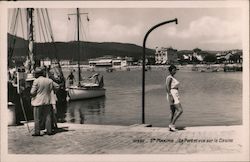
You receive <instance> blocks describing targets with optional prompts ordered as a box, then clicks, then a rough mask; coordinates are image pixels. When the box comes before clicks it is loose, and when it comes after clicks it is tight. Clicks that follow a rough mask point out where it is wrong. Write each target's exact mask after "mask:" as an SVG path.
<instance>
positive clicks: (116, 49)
mask: <svg viewBox="0 0 250 162" xmlns="http://www.w3.org/2000/svg"><path fill="white" fill-rule="evenodd" d="M14 38H15V36H13V35H11V34H8V47H13V45H12V44H13V40H14ZM80 47H81V48H80V53H81V56H80V57H81V60H87V59H90V58H96V57H101V56H104V55H111V56H122V57H123V56H130V57H134V58H135V59H140V58H141V57H142V47H141V46H137V45H134V44H129V43H115V42H102V43H96V42H82V41H81V42H80ZM77 49H78V48H77V42H76V41H73V42H55V43H35V44H34V50H35V54H36V56H37V57H38V58H45V57H49V58H56V55H55V54H56V53H57V55H58V57H59V59H70V60H71V59H72V60H77V58H78V56H77ZM27 53H28V41H27V40H24V39H22V38H20V37H16V43H15V49H14V53H13V56H27ZM154 53H155V51H154V50H152V49H146V55H147V56H150V55H151V56H152V55H154Z"/></svg>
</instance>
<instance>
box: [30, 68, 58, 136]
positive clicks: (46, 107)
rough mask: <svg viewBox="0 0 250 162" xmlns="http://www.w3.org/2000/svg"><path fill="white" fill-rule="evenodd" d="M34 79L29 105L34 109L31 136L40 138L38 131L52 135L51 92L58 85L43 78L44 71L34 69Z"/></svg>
mask: <svg viewBox="0 0 250 162" xmlns="http://www.w3.org/2000/svg"><path fill="white" fill-rule="evenodd" d="M35 74H36V79H35V80H34V82H33V85H32V88H31V90H30V93H31V96H32V98H31V105H32V106H33V108H34V121H35V133H34V134H32V136H41V134H40V130H41V129H45V128H46V131H47V134H48V135H52V134H53V132H52V116H51V115H52V106H51V91H52V90H53V89H54V90H56V89H58V88H59V85H58V84H57V83H55V82H53V81H52V80H51V79H49V78H45V76H46V74H45V69H42V68H39V67H38V68H36V70H35Z"/></svg>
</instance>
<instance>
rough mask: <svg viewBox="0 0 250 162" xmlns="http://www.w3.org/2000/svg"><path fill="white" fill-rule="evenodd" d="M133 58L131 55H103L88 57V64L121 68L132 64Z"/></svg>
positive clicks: (92, 66) (93, 66)
mask: <svg viewBox="0 0 250 162" xmlns="http://www.w3.org/2000/svg"><path fill="white" fill-rule="evenodd" d="M132 63H133V58H132V57H124V58H122V57H116V58H115V57H112V56H104V57H98V58H95V59H89V66H90V67H91V68H95V67H96V68H98V67H100V68H121V67H126V66H129V65H132Z"/></svg>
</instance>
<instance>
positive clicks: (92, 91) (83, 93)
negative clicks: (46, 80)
mask: <svg viewBox="0 0 250 162" xmlns="http://www.w3.org/2000/svg"><path fill="white" fill-rule="evenodd" d="M76 15H77V38H78V39H77V41H78V55H80V53H79V51H80V43H79V42H80V39H79V38H80V36H79V28H80V25H79V19H80V12H79V8H77V14H76ZM77 64H78V78H79V80H78V85H77V86H74V85H72V86H69V87H68V88H67V90H68V95H69V100H81V99H89V98H95V97H102V96H105V91H106V90H105V88H103V85H104V83H103V77H102V76H101V79H100V80H99V74H98V73H96V74H94V75H93V76H92V77H91V78H94V79H95V81H94V83H89V82H87V83H86V82H84V81H82V79H81V78H82V77H81V69H80V60H78V63H77Z"/></svg>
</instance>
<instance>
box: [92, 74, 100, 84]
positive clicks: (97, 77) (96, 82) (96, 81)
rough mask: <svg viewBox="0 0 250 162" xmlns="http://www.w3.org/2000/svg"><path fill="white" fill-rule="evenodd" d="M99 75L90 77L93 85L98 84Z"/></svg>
mask: <svg viewBox="0 0 250 162" xmlns="http://www.w3.org/2000/svg"><path fill="white" fill-rule="evenodd" d="M99 75H100V74H99V73H95V74H93V75H92V76H91V77H90V79H91V80H93V82H94V83H95V84H99Z"/></svg>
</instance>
